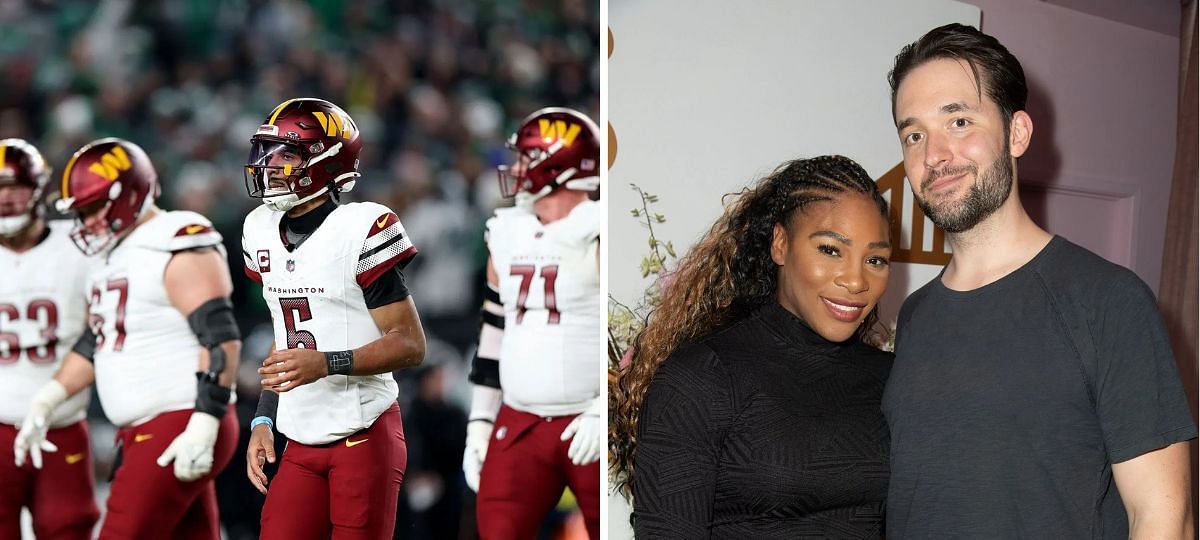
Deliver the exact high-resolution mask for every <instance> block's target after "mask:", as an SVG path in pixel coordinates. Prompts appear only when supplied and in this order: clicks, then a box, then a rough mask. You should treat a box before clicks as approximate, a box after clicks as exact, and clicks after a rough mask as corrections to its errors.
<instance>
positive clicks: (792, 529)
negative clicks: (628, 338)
mask: <svg viewBox="0 0 1200 540" xmlns="http://www.w3.org/2000/svg"><path fill="white" fill-rule="evenodd" d="M887 215H888V212H887V203H886V202H885V201H884V200H883V197H882V196H881V195H880V194H879V190H878V189H877V187H876V186H875V182H874V181H873V180H872V179H871V177H870V176H869V175H867V173H866V172H865V171H864V170H863V169H862V167H860V166H859V165H858V164H856V163H855V162H854V161H852V160H850V159H848V158H845V157H842V156H821V157H816V158H812V159H801V160H794V161H789V162H786V163H784V164H783V165H781V166H780V167H779V168H777V169H776V170H775V171H774V172H773V173H771V174H770V175H769V176H767V177H766V178H764V179H762V180H761V181H759V182H758V183H757V184H756V185H754V186H753V187H750V188H746V189H745V190H743V191H742V192H741V193H739V194H737V195H736V198H735V200H734V201H733V202H732V204H728V205H727V206H726V208H725V212H724V214H723V215H722V216H721V217H720V218H718V219H717V221H716V223H714V224H713V226H712V228H711V229H710V230H709V231H708V233H707V234H706V235H705V236H704V237H703V238H701V239H700V241H699V242H698V243H697V244H696V245H695V246H694V247H693V248H692V249H691V250H690V251H689V253H688V254H687V255H686V256H685V257H684V258H683V259H682V261H681V262H680V265H679V269H678V271H677V272H676V273H675V275H674V279H673V281H672V283H671V285H670V287H669V289H668V290H667V291H665V292H664V294H663V299H662V303H661V305H660V306H659V308H658V309H657V310H656V311H655V312H654V313H653V314H652V315H651V317H650V321H649V324H648V325H647V327H646V329H645V330H644V331H643V332H642V334H641V335H640V336H639V338H638V341H637V345H636V352H635V354H634V356H633V360H632V363H631V364H630V366H629V368H628V369H627V370H626V371H625V372H624V373H622V375H621V377H620V379H619V380H618V382H617V385H616V388H615V390H614V391H615V393H616V397H617V408H616V410H615V413H614V420H613V427H612V435H611V439H612V444H613V446H614V451H615V455H614V460H613V465H612V466H613V468H614V472H616V473H617V476H618V477H620V478H622V479H623V480H624V484H623V486H622V489H624V490H625V491H626V493H628V494H631V495H632V496H633V508H634V512H633V517H632V519H633V526H634V530H635V532H636V534H637V536H638V537H639V538H709V537H712V538H734V537H740V538H798V537H806V538H807V537H821V538H872V537H873V538H878V537H879V536H880V533H881V529H882V526H881V523H882V518H883V505H884V498H885V496H886V494H887V478H888V453H887V450H888V444H889V441H888V431H887V424H886V422H885V421H884V418H883V415H882V414H881V413H880V410H879V404H880V398H881V396H882V394H883V387H884V383H885V382H886V380H887V376H888V372H889V371H890V369H891V363H892V355H891V354H890V353H886V352H883V351H880V350H879V349H877V348H875V347H873V346H872V345H870V344H868V342H870V341H872V339H873V337H874V334H872V332H871V327H872V326H873V325H874V323H875V321H876V314H875V307H876V303H877V301H878V300H879V298H880V297H881V296H882V295H883V292H884V290H885V289H886V288H887V279H888V265H889V261H888V259H889V257H890V256H891V250H892V247H891V242H890V239H889V232H888V221H887Z"/></svg>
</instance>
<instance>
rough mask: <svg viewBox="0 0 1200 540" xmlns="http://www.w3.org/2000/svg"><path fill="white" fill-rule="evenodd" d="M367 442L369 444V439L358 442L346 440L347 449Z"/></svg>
mask: <svg viewBox="0 0 1200 540" xmlns="http://www.w3.org/2000/svg"><path fill="white" fill-rule="evenodd" d="M365 442H367V439H362V440H358V441H352V440H350V439H346V448H353V447H355V446H357V445H360V444H362V443H365Z"/></svg>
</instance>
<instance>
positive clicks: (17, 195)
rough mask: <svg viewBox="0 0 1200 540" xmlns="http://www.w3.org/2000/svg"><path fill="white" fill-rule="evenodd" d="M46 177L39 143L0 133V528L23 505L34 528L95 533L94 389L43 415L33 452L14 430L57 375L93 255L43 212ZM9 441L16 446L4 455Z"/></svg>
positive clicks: (15, 519) (77, 326)
mask: <svg viewBox="0 0 1200 540" xmlns="http://www.w3.org/2000/svg"><path fill="white" fill-rule="evenodd" d="M49 179H50V168H49V167H47V166H46V161H45V160H44V159H42V155H41V153H40V152H38V150H37V148H34V147H33V145H31V144H29V143H28V142H25V141H23V140H20V139H5V140H0V268H4V269H5V270H4V271H5V275H4V279H3V280H0V396H4V399H2V400H0V456H2V457H0V485H4V486H5V487H4V489H2V490H0V538H20V537H21V523H20V518H21V507H22V506H24V507H28V508H29V510H30V513H31V514H32V515H33V532H34V533H35V534H36V535H37V537H38V538H80V539H88V538H91V537H92V529H93V528H94V526H95V525H96V520H97V519H99V517H100V510H99V508H97V507H96V501H95V498H94V497H93V495H92V493H93V487H94V486H93V481H92V458H91V445H90V444H89V439H88V429H87V422H86V421H85V420H84V416H85V414H86V411H87V405H88V398H89V396H90V393H89V392H79V393H77V394H75V395H74V396H72V397H71V399H69V400H67V401H66V402H65V403H64V404H63V406H61V407H59V408H58V409H57V410H56V411H55V412H54V414H53V415H51V416H48V417H45V418H43V421H44V422H45V426H44V427H46V429H47V431H46V438H45V440H44V441H42V443H41V444H39V445H37V446H33V447H28V453H27V452H26V451H25V450H26V447H25V446H24V445H23V444H17V440H16V438H17V431H18V428H19V426H20V425H21V423H22V421H23V420H24V419H25V418H26V417H27V413H28V412H29V408H30V403H31V401H33V400H34V399H35V398H34V392H36V391H37V389H38V388H41V387H42V386H43V385H46V384H47V383H48V382H49V381H51V380H52V377H53V376H54V373H55V371H56V370H57V369H58V366H59V365H60V364H61V363H62V359H63V357H64V356H65V355H66V353H67V351H69V350H70V348H71V345H72V344H74V343H75V340H77V339H79V336H80V335H81V334H82V333H83V329H84V326H85V322H84V321H85V315H86V313H87V296H86V295H85V293H84V279H85V278H86V276H87V270H88V266H89V265H90V264H91V259H88V258H87V257H84V255H83V254H82V253H80V252H79V250H77V249H75V248H74V247H73V246H72V245H71V240H70V238H69V237H68V236H67V235H68V233H69V232H70V228H71V224H70V222H68V221H51V222H47V221H46V219H45V217H44V214H43V207H42V204H41V202H42V194H43V192H44V191H45V188H46V184H47V183H48V182H49ZM53 391H54V392H61V389H57V388H56V389H55V390H53ZM38 399H39V400H40V399H44V398H43V397H41V396H39V397H38ZM9 449H12V450H13V455H11V456H9V455H4V454H7V452H8V451H9ZM43 450H46V451H48V452H55V453H53V454H48V455H45V456H43V454H42V451H43Z"/></svg>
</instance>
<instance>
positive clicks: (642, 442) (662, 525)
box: [633, 345, 734, 538]
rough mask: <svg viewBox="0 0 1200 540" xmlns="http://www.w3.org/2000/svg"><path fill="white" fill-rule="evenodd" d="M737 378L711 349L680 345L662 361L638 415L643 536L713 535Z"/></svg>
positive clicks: (637, 529) (636, 523) (636, 524)
mask: <svg viewBox="0 0 1200 540" xmlns="http://www.w3.org/2000/svg"><path fill="white" fill-rule="evenodd" d="M733 411H734V407H733V404H732V401H731V392H730V380H729V377H728V375H726V373H725V370H724V368H723V367H722V366H721V364H720V361H719V360H718V359H717V356H716V354H715V353H713V351H712V350H711V349H709V348H708V347H705V346H702V345H685V346H683V347H680V349H679V350H677V351H676V352H675V353H674V354H672V355H671V356H670V357H669V358H668V359H667V360H666V361H665V362H663V363H662V365H661V366H660V367H659V370H658V373H657V374H655V376H654V380H653V381H652V382H651V383H650V388H649V389H648V390H647V391H646V400H645V402H644V403H643V404H642V410H641V414H640V417H639V419H638V426H637V433H638V444H637V448H636V450H635V451H636V454H635V456H634V477H633V490H634V497H633V509H634V510H633V515H634V519H633V528H634V533H635V536H637V537H638V538H708V537H709V527H710V526H711V525H712V516H713V500H714V497H715V494H716V484H717V460H718V456H719V455H720V451H721V441H722V440H723V439H724V434H725V431H726V430H727V429H728V426H729V424H730V422H731V419H732V417H733Z"/></svg>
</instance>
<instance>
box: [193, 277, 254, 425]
mask: <svg viewBox="0 0 1200 540" xmlns="http://www.w3.org/2000/svg"><path fill="white" fill-rule="evenodd" d="M187 320H188V325H189V326H191V327H192V332H194V333H195V334H196V339H197V340H198V341H199V342H200V345H201V346H203V347H204V348H206V349H208V371H206V372H197V373H196V379H197V382H196V410H197V411H200V412H205V413H208V414H211V415H213V416H215V417H217V418H221V417H222V416H224V415H225V409H226V407H227V406H228V404H229V397H230V394H232V390H231V389H230V388H226V387H224V386H221V385H220V384H219V382H218V381H219V380H220V376H221V372H223V371H225V366H226V365H227V364H228V359H227V358H226V357H225V349H222V348H221V344H222V343H224V342H226V341H236V340H238V339H241V333H240V332H238V327H237V320H236V319H234V317H233V303H231V302H230V301H229V299H228V298H224V297H221V298H213V299H212V300H209V301H207V302H205V303H204V304H202V305H201V306H200V307H198V308H196V310H195V311H193V312H192V313H191V315H188V317H187ZM234 360H235V361H236V360H237V359H234Z"/></svg>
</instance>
